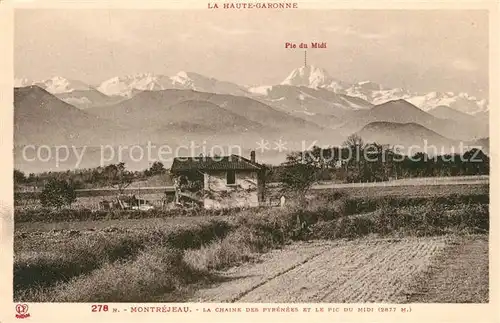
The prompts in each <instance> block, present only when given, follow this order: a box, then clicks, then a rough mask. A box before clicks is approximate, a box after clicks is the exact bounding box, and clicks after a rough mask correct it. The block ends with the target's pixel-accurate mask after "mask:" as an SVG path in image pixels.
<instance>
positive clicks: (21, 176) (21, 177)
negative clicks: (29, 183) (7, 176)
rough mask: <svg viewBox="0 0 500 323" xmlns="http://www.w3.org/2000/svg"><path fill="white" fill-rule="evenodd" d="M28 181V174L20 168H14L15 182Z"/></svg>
mask: <svg viewBox="0 0 500 323" xmlns="http://www.w3.org/2000/svg"><path fill="white" fill-rule="evenodd" d="M25 182H26V175H24V173H23V172H22V171H20V170H17V169H14V184H22V183H25Z"/></svg>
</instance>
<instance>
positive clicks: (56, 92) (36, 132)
mask: <svg viewBox="0 0 500 323" xmlns="http://www.w3.org/2000/svg"><path fill="white" fill-rule="evenodd" d="M15 86H16V87H15V89H14V94H15V98H14V119H15V120H14V125H15V128H14V129H15V130H14V132H15V133H14V141H15V145H16V146H23V145H28V144H36V145H42V144H43V145H60V144H70V145H75V146H87V145H94V146H96V145H100V144H107V145H112V146H118V145H126V144H141V145H143V144H145V143H147V142H156V143H161V144H169V145H180V144H181V143H185V142H187V141H189V140H194V141H198V142H205V143H206V144H207V145H209V144H211V145H214V144H217V145H220V144H222V143H223V144H225V145H229V144H232V145H240V146H242V147H243V148H244V149H255V145H256V143H257V142H258V141H260V140H267V141H268V142H269V143H271V144H272V143H273V142H276V141H277V140H284V141H285V142H287V144H288V146H287V149H288V150H292V149H293V150H296V149H303V148H304V147H303V142H304V141H307V142H309V143H311V142H315V143H316V144H318V145H339V144H341V143H342V142H343V140H345V138H346V137H347V136H348V135H350V134H352V133H357V134H359V135H360V136H361V137H363V139H364V140H365V141H367V142H371V141H376V142H379V143H382V144H392V145H393V144H400V145H405V146H406V145H415V144H418V145H421V143H422V142H423V140H424V139H425V140H426V141H427V144H430V145H432V144H434V145H438V146H446V147H448V148H449V147H450V146H454V145H456V144H457V143H458V142H459V141H464V142H467V143H481V144H489V141H488V137H489V130H488V124H489V122H488V119H489V108H488V103H487V100H484V99H481V100H480V99H477V98H475V97H473V96H469V95H466V94H457V95H455V94H453V93H436V92H432V93H427V94H416V93H411V92H409V91H407V90H404V89H385V88H383V87H382V86H380V85H378V84H376V83H373V82H360V83H356V84H349V83H346V82H343V81H340V80H337V79H334V78H332V77H330V76H329V75H328V73H327V72H326V71H325V70H324V69H321V68H318V67H314V66H302V67H300V68H297V69H295V70H293V71H292V72H291V73H290V74H289V75H288V77H286V78H285V79H284V81H283V82H281V84H277V85H270V86H255V87H249V86H241V85H238V84H235V83H231V82H225V81H219V80H216V79H214V78H210V77H206V76H203V75H200V74H197V73H190V72H189V73H188V72H179V73H177V74H176V75H174V76H171V77H168V76H162V75H156V74H152V73H146V74H138V75H133V76H124V77H114V78H112V79H109V80H107V81H104V82H102V83H101V84H100V85H97V86H91V85H88V84H85V83H84V82H81V81H75V80H68V79H65V78H62V77H53V78H51V79H49V80H45V81H39V82H34V81H30V80H27V79H17V80H16V81H15ZM416 103H417V104H416ZM306 147H307V145H306ZM272 149H273V147H269V149H268V150H269V152H270V153H271V150H272ZM286 152H287V151H284V152H280V154H276V153H275V152H274V153H275V154H273V158H275V157H276V158H277V159H276V160H273V161H277V160H279V159H281V160H283V159H284V154H286ZM264 159H265V158H264ZM268 162H271V161H268Z"/></svg>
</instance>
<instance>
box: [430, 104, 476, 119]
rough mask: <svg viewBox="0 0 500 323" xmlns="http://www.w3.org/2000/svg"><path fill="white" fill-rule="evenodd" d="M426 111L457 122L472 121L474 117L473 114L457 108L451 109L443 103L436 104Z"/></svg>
mask: <svg viewBox="0 0 500 323" xmlns="http://www.w3.org/2000/svg"><path fill="white" fill-rule="evenodd" d="M427 112H428V113H430V114H432V115H433V116H435V117H437V118H440V119H449V120H454V121H457V122H467V123H468V122H474V120H475V118H474V116H472V115H470V114H467V113H463V112H460V111H458V110H455V109H452V108H450V107H448V106H445V105H440V106H437V107H435V108H433V109H430V110H429V111H427Z"/></svg>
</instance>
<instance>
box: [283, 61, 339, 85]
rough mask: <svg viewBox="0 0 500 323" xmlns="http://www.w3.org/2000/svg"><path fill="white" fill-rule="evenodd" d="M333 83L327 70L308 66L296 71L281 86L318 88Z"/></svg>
mask: <svg viewBox="0 0 500 323" xmlns="http://www.w3.org/2000/svg"><path fill="white" fill-rule="evenodd" d="M332 81H333V79H332V78H331V77H330V75H329V74H328V72H327V71H326V70H325V69H323V68H319V67H316V66H312V65H308V66H302V67H299V68H296V69H294V70H293V71H292V72H291V73H290V74H289V75H288V77H287V78H286V79H285V80H284V81H283V82H281V84H282V85H293V86H307V87H313V88H317V87H322V86H325V85H329V84H330V83H331V82H332Z"/></svg>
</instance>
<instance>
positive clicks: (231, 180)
mask: <svg viewBox="0 0 500 323" xmlns="http://www.w3.org/2000/svg"><path fill="white" fill-rule="evenodd" d="M226 184H227V185H234V184H236V173H235V172H234V170H228V171H227V174H226Z"/></svg>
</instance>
